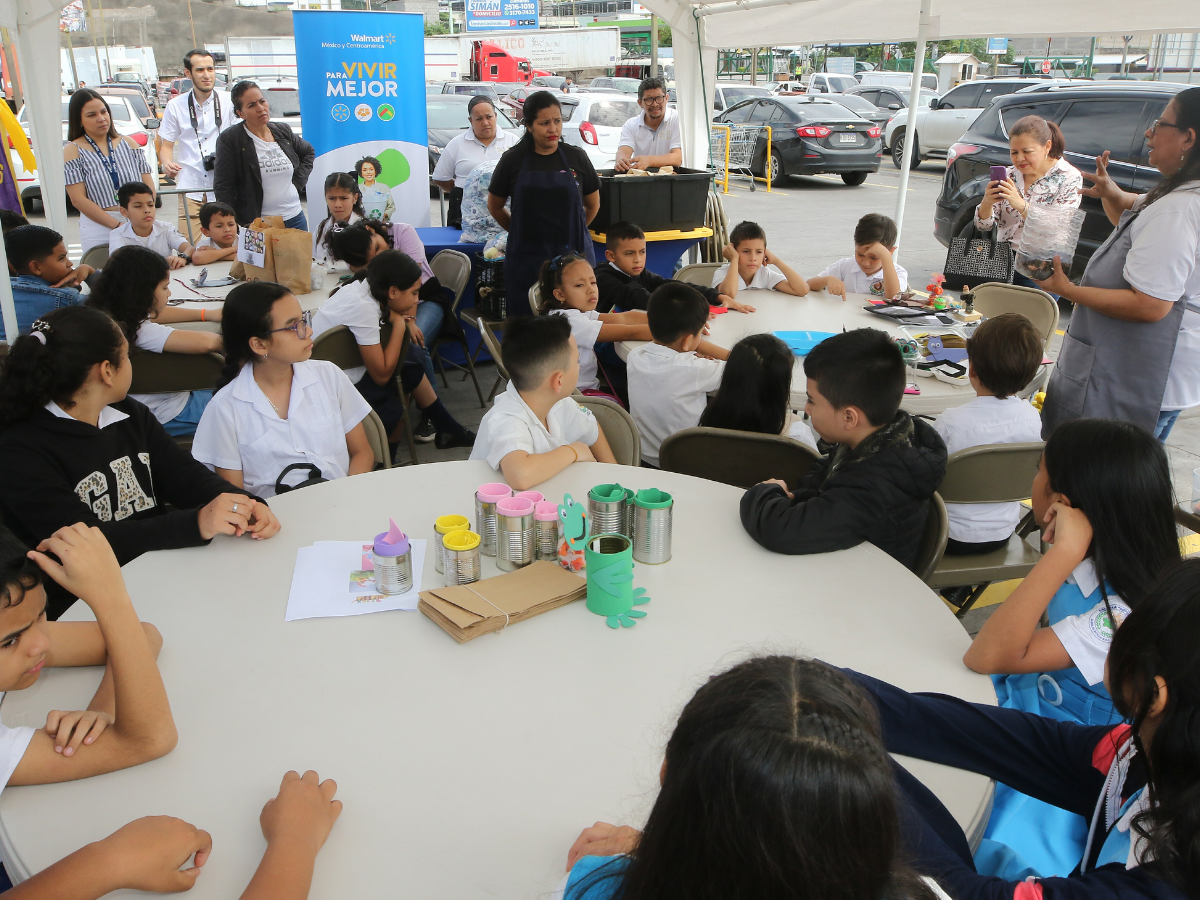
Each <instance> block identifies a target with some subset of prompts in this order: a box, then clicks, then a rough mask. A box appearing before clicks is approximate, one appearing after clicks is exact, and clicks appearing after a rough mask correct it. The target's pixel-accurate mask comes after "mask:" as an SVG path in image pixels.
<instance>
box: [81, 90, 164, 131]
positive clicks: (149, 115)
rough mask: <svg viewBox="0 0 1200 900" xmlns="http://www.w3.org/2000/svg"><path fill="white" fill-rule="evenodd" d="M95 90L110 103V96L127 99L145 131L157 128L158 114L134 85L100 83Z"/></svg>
mask: <svg viewBox="0 0 1200 900" xmlns="http://www.w3.org/2000/svg"><path fill="white" fill-rule="evenodd" d="M95 90H96V93H98V94H100V95H101V96H102V97H104V99H106V100H109V102H110V103H111V99H110V98H112V97H124V98H125V99H126V100H128V101H129V105H130V107H131V108H132V109H133V111H134V113H135V114H136V115H137V117H138V119H140V120H141V123H142V125H143V126H144V127H145V128H146V130H147V131H153V130H154V129H156V128H158V125H159V119H158V114H157V113H156V112H155V111H154V110H153V109H152V108H151V107H150V104H149V103H147V102H146V98H145V97H144V96H142V92H141V91H140V90H138V89H137V88H136V87H135V86H133V85H129V86H125V85H118V84H102V85H100V86H99V87H97V88H96V89H95Z"/></svg>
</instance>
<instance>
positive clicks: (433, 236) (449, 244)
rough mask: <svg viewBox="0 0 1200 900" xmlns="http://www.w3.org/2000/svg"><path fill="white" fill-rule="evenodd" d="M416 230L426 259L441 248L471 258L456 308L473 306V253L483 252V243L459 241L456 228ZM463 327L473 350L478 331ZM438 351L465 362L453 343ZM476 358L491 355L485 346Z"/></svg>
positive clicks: (476, 268) (475, 263)
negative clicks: (468, 275)
mask: <svg viewBox="0 0 1200 900" xmlns="http://www.w3.org/2000/svg"><path fill="white" fill-rule="evenodd" d="M416 232H417V236H418V237H420V238H421V243H422V244H424V245H425V258H426V259H433V258H434V257H435V256H437V255H438V253H440V252H441V251H442V250H457V251H459V252H460V253H465V254H467V256H469V257H470V258H471V279H470V281H468V282H467V287H466V290H464V291H463V296H462V301H461V302H460V303H459V304H458V308H459V309H460V310H461V309H466V308H467V307H469V306H474V305H475V279H476V277H477V276H478V274H479V260H478V259H477V258H476V256H475V254H476V253H482V252H483V244H482V243H474V242H471V241H460V240H459V238H461V237H462V231H460V230H459V229H457V228H442V227H431V228H418V229H416ZM464 329H465V331H466V333H467V343H468V344H469V345H470V347H471V352H474V351H475V348H476V347H477V346H478V345H479V343H480V340H481V338H480V336H479V332H478V330H476V329H474V328H471V327H470V326H469V325H464ZM439 352H441V354H442V356H443V357H444V358H445V359H447V360H449V361H450V362H455V363H459V364H462V363H464V362H465V360H464V359H463V358H462V354H461V353H460V352H459V350H458V348H457V347H455V346H453V345H450V344H443V345H442V349H441V350H440V351H439ZM476 359H477V360H481V359H491V357H490V356H488V352H487V349H486V348H485V349H482V350H480V351H479V356H477V357H476Z"/></svg>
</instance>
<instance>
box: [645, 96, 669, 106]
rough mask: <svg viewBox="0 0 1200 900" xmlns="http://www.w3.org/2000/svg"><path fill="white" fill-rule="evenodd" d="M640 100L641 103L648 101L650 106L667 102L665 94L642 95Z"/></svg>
mask: <svg viewBox="0 0 1200 900" xmlns="http://www.w3.org/2000/svg"><path fill="white" fill-rule="evenodd" d="M642 102H643V103H649V104H650V105H651V106H662V105H663V104H664V103H666V102H667V98H666V97H665V96H662V97H643V98H642Z"/></svg>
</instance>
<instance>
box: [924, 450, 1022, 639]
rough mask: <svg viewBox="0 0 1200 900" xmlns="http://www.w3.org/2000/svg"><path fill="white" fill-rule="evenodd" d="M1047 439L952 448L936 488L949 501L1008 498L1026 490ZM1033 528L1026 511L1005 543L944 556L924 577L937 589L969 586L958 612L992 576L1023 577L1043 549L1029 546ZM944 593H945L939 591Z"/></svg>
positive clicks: (963, 612) (996, 578)
mask: <svg viewBox="0 0 1200 900" xmlns="http://www.w3.org/2000/svg"><path fill="white" fill-rule="evenodd" d="M1044 446H1045V445H1044V444H1043V443H1041V442H1040V441H1032V442H1030V443H1027V444H986V445H984V446H980V447H970V448H968V449H966V450H959V451H958V452H957V453H953V454H951V456H950V458H949V459H948V460H947V461H946V475H945V477H944V478H943V479H942V483H941V485H939V486H938V493H939V494H941V496H942V499H943V500H945V501H946V502H947V503H1012V502H1016V501H1019V500H1023V499H1025V498H1026V497H1028V496H1029V490H1030V485H1031V484H1032V483H1033V476H1034V474H1035V473H1036V472H1037V465H1038V460H1039V459H1040V458H1041V455H1042V448H1043V447H1044ZM1036 528H1037V523H1036V522H1035V521H1033V514H1032V513H1030V514H1029V515H1027V516H1026V517H1025V518H1024V519H1023V520H1022V522H1021V524H1020V525H1019V526H1018V527H1017V531H1016V533H1015V534H1014V535H1013V536H1012V537H1010V538H1009V539H1008V543H1007V544H1006V545H1005V546H1003V547H1001V548H1000V549H999V550H993V551H992V552H991V553H975V554H971V555H970V556H943V557H942V558H941V561H940V562H938V564H937V567H936V568H935V569H934V570H933V572H932V573H931V574H930V576H929V577H928V578H926V579H925V583H926V584H928V585H929V586H930V587H931V588H933V589H934V590H936V591H940V590H942V589H944V588H953V587H971V588H972V590H971V592H970V593H969V594H968V595H967V596H966V597H965V598H964V599H963V600H962V601H961V603H955V601H954V600H949V601H948V602H949V603H950V605H951V606H957V607H958V609H957V611H956V612H955V615H956V616H958V618H960V619H961V618H962V617H963V616H964V615H966V613H967V612H968V611H969V610H970V609H971V607H972V606H974V605H975V602H976V601H977V600H978V599H979V598H980V597H981V596H982V595H983V592H984V591H985V590H986V589H987V587H988V585H989V584H991V583H992V582H993V581H1007V580H1008V579H1010V578H1024V577H1025V576H1026V575H1028V574H1029V572H1030V571H1031V570H1032V569H1033V567H1034V566H1035V565H1037V563H1038V560H1040V559H1041V558H1042V554H1041V553H1039V552H1038V551H1037V550H1035V549H1033V547H1031V546H1030V545H1029V543H1028V542H1027V541H1026V540H1025V536H1026V535H1028V534H1030V533H1031V532H1033V531H1034V529H1036ZM943 596H945V595H944V594H943Z"/></svg>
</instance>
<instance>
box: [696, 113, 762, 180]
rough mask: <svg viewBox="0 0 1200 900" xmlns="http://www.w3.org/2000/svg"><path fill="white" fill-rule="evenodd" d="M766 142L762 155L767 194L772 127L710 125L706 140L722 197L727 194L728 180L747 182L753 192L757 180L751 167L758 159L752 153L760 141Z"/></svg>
mask: <svg viewBox="0 0 1200 900" xmlns="http://www.w3.org/2000/svg"><path fill="white" fill-rule="evenodd" d="M764 140H765V141H766V152H765V153H764V154H763V157H762V158H763V160H764V165H763V172H764V174H765V175H766V182H767V191H768V193H769V192H770V190H771V166H770V163H769V162H768V161H769V160H770V159H771V126H769V125H713V126H712V132H711V136H710V138H709V141H710V148H711V150H712V164H713V167H714V168H715V169H716V170H717V176H716V178H715V183H717V184H720V185H722V187H723V191H722V193H725V194H728V193H729V177H730V174H731V173H732V174H733V175H734V176H735V177H738V178H747V179H749V181H750V190H752V191H753V190H755V186H756V178H755V175H754V170H753V165H754V158H755V156H756V155H757V154H756V153H755V149H756V148H757V147H758V146H759V142H760V141H764Z"/></svg>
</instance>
